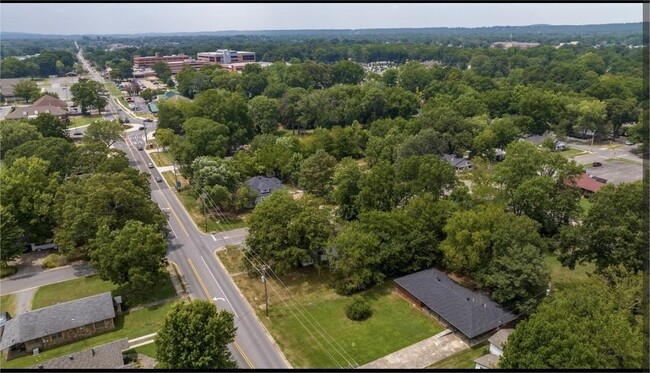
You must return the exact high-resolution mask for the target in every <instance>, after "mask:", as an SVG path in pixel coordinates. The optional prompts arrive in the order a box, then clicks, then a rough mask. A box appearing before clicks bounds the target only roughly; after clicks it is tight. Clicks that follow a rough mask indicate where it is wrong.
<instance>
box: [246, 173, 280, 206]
mask: <svg viewBox="0 0 650 373" xmlns="http://www.w3.org/2000/svg"><path fill="white" fill-rule="evenodd" d="M246 185H248V187H249V188H251V190H252V191H253V192H255V194H257V198H256V199H255V204H256V205H257V204H258V203H260V202H261V201H262V200H263V199H264V198H267V197H268V196H270V195H271V193H273V192H274V191H276V190H279V189H282V182H281V181H280V180H279V179H278V178H275V177H270V178H269V177H264V176H254V177H251V178H250V179H248V181H246Z"/></svg>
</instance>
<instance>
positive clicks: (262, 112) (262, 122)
mask: <svg viewBox="0 0 650 373" xmlns="http://www.w3.org/2000/svg"><path fill="white" fill-rule="evenodd" d="M248 105H249V107H250V116H251V118H252V119H253V123H254V125H255V132H257V133H273V132H275V130H276V128H277V127H278V122H279V121H280V114H279V111H278V106H279V101H278V100H276V99H273V98H268V97H266V96H256V97H254V98H253V99H251V100H250V101H249V102H248Z"/></svg>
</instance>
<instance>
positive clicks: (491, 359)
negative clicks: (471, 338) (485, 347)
mask: <svg viewBox="0 0 650 373" xmlns="http://www.w3.org/2000/svg"><path fill="white" fill-rule="evenodd" d="M474 362H475V363H476V364H478V365H482V366H484V367H487V368H496V366H497V364H498V363H499V357H498V356H497V355H494V354H487V355H483V356H481V357H479V358H478V359H475V360H474Z"/></svg>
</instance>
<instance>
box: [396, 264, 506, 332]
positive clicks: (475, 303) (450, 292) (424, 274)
mask: <svg viewBox="0 0 650 373" xmlns="http://www.w3.org/2000/svg"><path fill="white" fill-rule="evenodd" d="M395 282H396V283H397V284H398V285H400V286H401V287H402V288H404V290H406V291H408V292H409V293H411V295H413V296H414V297H415V298H417V299H418V300H420V301H421V302H422V303H424V304H425V305H426V306H427V307H429V308H430V309H431V310H432V311H434V312H435V313H437V314H438V315H440V317H442V318H443V319H445V320H446V321H447V322H448V323H449V324H451V325H452V326H453V327H454V328H456V329H458V330H459V331H460V332H461V333H463V334H464V335H466V336H467V337H468V338H474V337H477V336H479V335H481V334H483V333H486V332H489V331H490V330H493V329H495V328H497V327H499V326H500V325H503V324H506V323H508V322H510V321H513V320H516V319H517V318H518V316H517V315H514V314H512V313H511V312H508V311H507V310H506V309H504V308H503V307H501V306H500V305H499V304H497V303H495V302H494V301H492V300H491V299H490V298H489V297H487V296H485V295H483V294H480V293H477V292H474V291H471V290H469V289H466V288H464V287H462V286H460V285H459V284H457V283H456V282H454V281H453V280H452V279H450V278H449V277H447V275H445V274H444V273H443V272H441V271H439V270H437V269H435V268H430V269H427V270H424V271H420V272H416V273H412V274H410V275H407V276H404V277H400V278H398V279H395Z"/></svg>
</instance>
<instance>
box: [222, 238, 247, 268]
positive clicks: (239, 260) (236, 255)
mask: <svg viewBox="0 0 650 373" xmlns="http://www.w3.org/2000/svg"><path fill="white" fill-rule="evenodd" d="M219 260H221V264H223V266H224V267H226V269H227V270H228V272H230V273H231V274H233V273H239V272H243V271H245V270H246V267H245V266H244V260H245V259H244V253H242V252H241V250H240V249H238V248H237V245H229V246H226V249H225V250H223V251H221V252H220V253H219Z"/></svg>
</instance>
